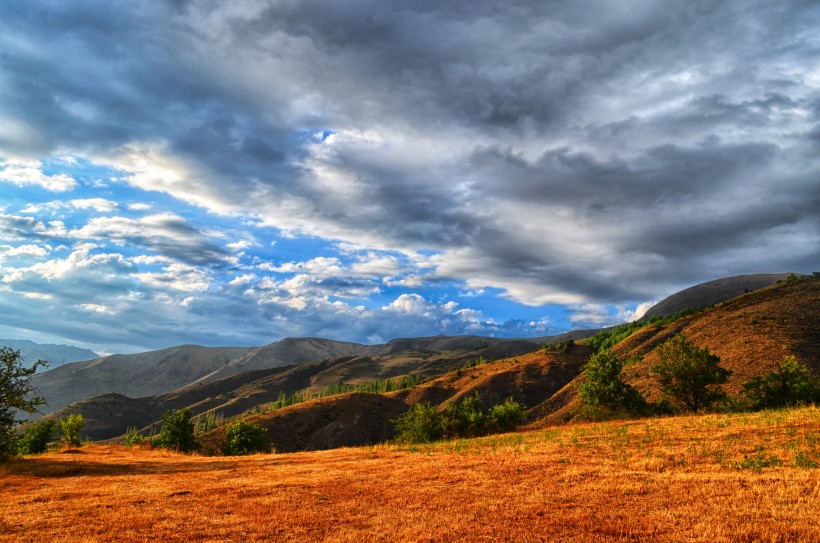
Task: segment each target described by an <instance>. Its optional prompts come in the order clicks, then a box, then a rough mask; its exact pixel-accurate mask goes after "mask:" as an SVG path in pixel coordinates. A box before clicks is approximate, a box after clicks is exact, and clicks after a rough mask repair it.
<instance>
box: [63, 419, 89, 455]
mask: <svg viewBox="0 0 820 543" xmlns="http://www.w3.org/2000/svg"><path fill="white" fill-rule="evenodd" d="M84 426H85V419H84V418H83V415H82V413H76V414H74V415H69V416H67V417H66V418H64V419H63V420H61V421H60V435H61V437H60V445H62V446H63V447H64V448H66V449H69V450H71V449H73V448H75V447H79V446H80V445H82V443H81V442H80V432H81V431H82V429H83V427H84Z"/></svg>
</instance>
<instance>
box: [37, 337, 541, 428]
mask: <svg viewBox="0 0 820 543" xmlns="http://www.w3.org/2000/svg"><path fill="white" fill-rule="evenodd" d="M477 339H482V340H483V338H476V337H474V336H461V337H457V338H453V337H449V338H445V337H444V336H437V337H435V338H417V339H414V340H407V341H410V343H407V344H405V343H404V341H405V340H399V341H396V342H391V343H388V344H384V345H376V346H373V347H367V348H366V349H367V350H370V351H371V352H373V353H384V354H381V355H378V356H373V357H371V356H342V357H336V358H325V359H323V360H316V361H312V362H302V363H299V364H293V365H289V366H278V367H272V368H266V369H260V370H252V371H245V372H241V373H235V374H233V375H229V376H228V377H223V378H221V379H215V380H211V381H207V382H206V381H203V380H199V381H197V382H195V383H192V384H189V385H187V386H184V387H181V388H178V389H176V390H172V391H170V392H165V393H162V394H156V395H150V396H144V397H129V396H126V395H124V394H121V393H114V392H107V393H103V394H98V395H96V396H94V397H90V398H87V399H84V400H81V401H77V402H76V403H74V404H72V405H69V406H64V407H62V408H61V409H59V410H57V411H56V412H54V413H52V414H51V415H50V417H51V418H63V417H65V416H66V415H67V414H68V413H76V412H80V413H82V414H83V417H84V418H85V419H86V431H85V434H84V435H85V436H86V437H89V438H91V439H109V438H113V437H116V436H119V435H122V434H123V433H124V432H125V430H126V429H127V428H128V427H130V426H134V427H136V428H140V429H144V430H145V431H148V432H150V430H151V428H152V427H156V423H157V422H158V421H159V419H160V417H161V416H162V414H163V413H164V412H165V411H168V410H170V409H180V408H183V407H186V408H188V409H190V410H191V412H192V413H193V414H194V415H196V416H197V417H205V416H207V415H210V416H212V417H218V418H227V417H233V416H236V415H239V414H241V413H243V412H245V411H248V410H250V409H267V407H266V406H267V405H269V404H270V403H271V402H274V401H276V400H277V399H278V398H279V396H280V395H281V394H285V395H292V394H293V393H294V392H297V391H304V392H305V393H307V394H316V393H319V392H321V391H323V390H325V389H328V388H329V387H333V386H336V385H339V384H340V383H343V384H345V385H357V384H363V383H370V382H373V381H376V380H378V379H382V380H384V379H391V378H397V377H402V376H406V375H410V374H412V375H415V376H417V378H421V379H423V378H429V377H435V376H438V375H441V374H442V373H444V372H447V371H449V370H452V369H457V368H461V367H463V366H465V365H474V364H477V363H479V362H480V361H482V360H495V359H499V358H506V357H510V356H518V355H521V354H524V353H528V352H532V351H534V350H536V349H539V347H540V345H539V344H538V343H535V342H528V341H523V340H494V339H492V338H490V339H489V340H487V341H486V342H481V341H479V342H477ZM283 341H284V340H283ZM306 341H307V342H308V343H309V344H312V343H313V341H314V340H313V339H310V340H306ZM287 343H293V341H292V340H291V341H288V342H287ZM325 345H326V344H325ZM402 346H404V347H410V348H412V350H402ZM431 347H433V348H435V349H439V348H450V349H452V350H432V349H431V350H426V349H429V348H431ZM263 349H266V348H263ZM340 349H342V350H346V349H347V350H349V349H351V347H350V344H348V345H346V346H342V347H340ZM251 354H252V353H247V354H246V355H244V356H250V355H251ZM324 354H327V353H324ZM244 356H243V357H240V358H238V359H236V360H239V359H241V358H244ZM213 373H215V372H212V373H211V374H212V375H213Z"/></svg>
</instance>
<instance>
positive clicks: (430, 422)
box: [393, 403, 444, 443]
mask: <svg viewBox="0 0 820 543" xmlns="http://www.w3.org/2000/svg"><path fill="white" fill-rule="evenodd" d="M393 425H394V426H395V428H396V440H397V441H399V442H402V443H430V442H431V441H436V440H438V439H441V438H442V436H443V435H444V417H443V416H442V413H441V411H439V410H438V409H436V407H435V406H432V405H430V404H429V403H417V404H414V405H413V406H412V407H411V408H410V409H408V410H407V411H405V412H404V413H403V414H401V415H399V416H398V417H397V418H395V419H394V420H393Z"/></svg>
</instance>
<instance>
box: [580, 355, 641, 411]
mask: <svg viewBox="0 0 820 543" xmlns="http://www.w3.org/2000/svg"><path fill="white" fill-rule="evenodd" d="M623 365H624V363H623V362H622V361H621V360H620V359H618V357H617V356H615V354H614V353H613V352H612V351H610V350H608V349H607V350H603V351H598V352H597V353H594V354H593V355H592V356H590V357H589V361H588V362H587V364H586V365H585V366H584V371H583V382H582V383H581V385H580V386H579V387H578V394H579V396H580V397H581V401H582V402H583V403H584V404H585V405H586V406H589V407H590V408H592V409H594V410H605V411H608V412H611V413H626V414H639V413H641V412H642V411H644V410H645V409H646V406H647V404H646V400H645V399H644V397H643V396H641V394H640V392H638V391H637V390H636V389H635V388H634V387H633V386H632V385H630V384H628V383H627V382H625V381H624V379H623Z"/></svg>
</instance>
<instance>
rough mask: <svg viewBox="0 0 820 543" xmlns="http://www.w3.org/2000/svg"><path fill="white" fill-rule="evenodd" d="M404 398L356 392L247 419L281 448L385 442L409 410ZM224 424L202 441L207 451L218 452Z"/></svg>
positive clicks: (301, 449)
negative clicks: (394, 426)
mask: <svg viewBox="0 0 820 543" xmlns="http://www.w3.org/2000/svg"><path fill="white" fill-rule="evenodd" d="M407 408H408V406H407V404H405V403H404V402H402V401H400V400H397V399H395V398H389V397H387V396H384V395H382V394H368V393H364V392H356V393H352V394H341V395H338V396H332V397H329V398H322V399H319V400H314V401H311V402H307V403H304V404H298V405H293V406H291V407H288V408H285V409H279V410H276V411H273V412H272V413H264V414H258V415H253V416H251V417H248V418H247V419H246V420H248V421H250V422H253V423H256V424H258V425H260V426H262V427H264V428H266V429H267V431H268V432H267V433H268V438H269V440H270V443H271V445H272V446H273V448H274V449H275V450H276V451H278V452H295V451H315V450H323V449H335V448H337V447H350V446H361V445H369V444H376V443H380V442H383V441H385V440H387V439H390V438H392V437H393V435H394V430H393V423H392V422H391V421H392V420H393V419H395V418H396V417H398V416H399V415H400V414H402V413H403V412H405V411H406V410H407ZM225 429H226V427H225V426H222V427H220V428H217V429H215V430H213V431H211V432H209V433H208V434H206V435H205V436H203V437H202V439H201V441H202V444H203V449H204V450H205V452H216V453H218V452H219V451H220V450H221V449H222V445H223V444H224V441H225Z"/></svg>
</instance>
